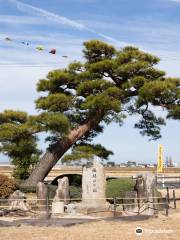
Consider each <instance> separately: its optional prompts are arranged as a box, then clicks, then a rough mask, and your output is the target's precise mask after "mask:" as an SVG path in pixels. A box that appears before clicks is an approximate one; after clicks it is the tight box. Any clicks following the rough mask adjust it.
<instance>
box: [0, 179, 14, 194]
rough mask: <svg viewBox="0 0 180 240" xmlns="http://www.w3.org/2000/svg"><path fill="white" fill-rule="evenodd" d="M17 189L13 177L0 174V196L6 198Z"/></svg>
mask: <svg viewBox="0 0 180 240" xmlns="http://www.w3.org/2000/svg"><path fill="white" fill-rule="evenodd" d="M16 189H17V183H16V182H15V180H14V179H13V178H9V177H7V176H5V175H0V198H8V197H9V195H10V194H11V193H12V192H14V191H15V190H16Z"/></svg>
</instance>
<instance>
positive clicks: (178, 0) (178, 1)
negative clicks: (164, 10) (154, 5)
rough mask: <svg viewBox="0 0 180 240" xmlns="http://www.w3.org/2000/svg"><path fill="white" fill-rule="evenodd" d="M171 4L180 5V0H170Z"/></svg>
mask: <svg viewBox="0 0 180 240" xmlns="http://www.w3.org/2000/svg"><path fill="white" fill-rule="evenodd" d="M168 1H170V2H176V3H180V0H168Z"/></svg>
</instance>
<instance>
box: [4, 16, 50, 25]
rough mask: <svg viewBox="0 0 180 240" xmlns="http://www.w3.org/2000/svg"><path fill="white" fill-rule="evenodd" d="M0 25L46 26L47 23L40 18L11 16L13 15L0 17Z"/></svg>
mask: <svg viewBox="0 0 180 240" xmlns="http://www.w3.org/2000/svg"><path fill="white" fill-rule="evenodd" d="M0 23H7V24H29V25H30V24H32V25H39V24H47V22H46V21H44V19H42V18H40V17H28V16H13V15H0Z"/></svg>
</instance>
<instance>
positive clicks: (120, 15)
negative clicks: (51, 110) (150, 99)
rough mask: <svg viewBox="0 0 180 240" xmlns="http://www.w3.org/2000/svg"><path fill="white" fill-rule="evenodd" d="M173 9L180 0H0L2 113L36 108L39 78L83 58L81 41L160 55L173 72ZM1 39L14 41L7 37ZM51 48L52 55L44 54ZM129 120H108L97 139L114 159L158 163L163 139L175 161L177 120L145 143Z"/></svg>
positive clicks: (176, 20)
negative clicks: (40, 49)
mask: <svg viewBox="0 0 180 240" xmlns="http://www.w3.org/2000/svg"><path fill="white" fill-rule="evenodd" d="M179 11H180V1H179V0H136V1H133V0H46V1H42V0H28V1H27V0H22V1H16V0H0V72H1V77H0V111H3V110H4V109H7V108H8V109H10V108H13V109H21V110H25V111H28V112H29V113H35V109H34V103H33V101H34V99H35V98H36V97H37V93H36V90H35V85H36V83H37V81H38V80H39V79H40V78H43V77H45V75H46V74H47V73H48V71H49V70H52V69H54V68H57V67H65V66H66V65H67V64H68V63H69V62H71V61H73V60H74V59H79V60H81V59H82V53H81V50H82V43H83V41H85V40H89V39H94V38H96V39H101V40H104V41H106V42H108V43H110V44H114V45H115V46H116V47H117V48H121V47H123V46H125V45H135V46H138V47H139V48H141V49H143V50H145V51H148V52H151V53H154V54H156V55H158V56H160V57H161V59H162V61H161V63H160V64H159V66H158V67H159V68H161V69H163V70H165V71H166V72H167V75H169V76H174V77H179V76H180V71H179V62H180V31H179V29H180V14H179ZM5 37H10V38H12V39H13V42H5V41H4V38H5ZM22 41H25V42H26V41H27V42H30V46H24V45H22V44H21V42H22ZM38 44H42V45H44V47H45V51H44V52H42V53H39V52H37V51H36V50H35V47H36V45H38ZM51 48H56V49H57V55H55V56H53V55H50V54H49V53H48V51H49V50H50V49H51ZM63 55H68V58H67V59H65V58H62V56H63ZM157 113H158V114H164V113H163V112H160V111H159V110H158V112H157ZM135 120H136V119H134V118H130V119H128V121H127V122H126V123H125V124H124V126H123V127H121V128H119V127H118V126H117V125H115V124H112V125H111V126H109V127H108V128H106V130H105V132H104V134H102V135H101V136H99V137H97V138H96V139H95V142H101V143H102V144H104V145H105V146H106V147H108V148H109V149H111V150H113V151H114V156H113V157H112V158H111V160H115V161H117V162H125V161H128V160H135V161H137V162H156V154H157V145H158V143H162V144H163V145H164V154H165V156H169V155H171V156H172V158H173V160H174V161H175V162H179V163H180V151H179V138H178V137H179V136H180V130H179V129H180V128H179V121H168V122H167V126H166V127H163V129H162V135H163V137H162V139H160V140H159V141H156V142H149V141H148V139H147V138H146V137H142V136H140V135H139V133H138V131H137V130H135V129H134V128H133V123H134V122H135ZM43 146H44V144H43V143H42V141H41V147H43ZM4 159H5V158H4V157H3V156H2V157H1V160H0V161H2V160H3V161H4Z"/></svg>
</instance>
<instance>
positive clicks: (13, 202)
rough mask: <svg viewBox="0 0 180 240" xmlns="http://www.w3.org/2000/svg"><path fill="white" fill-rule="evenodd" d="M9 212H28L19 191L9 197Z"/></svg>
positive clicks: (27, 207)
mask: <svg viewBox="0 0 180 240" xmlns="http://www.w3.org/2000/svg"><path fill="white" fill-rule="evenodd" d="M9 204H10V206H9V210H22V211H29V206H28V204H27V203H26V202H25V195H24V193H22V192H21V191H20V190H16V191H15V192H13V193H12V194H11V195H10V197H9Z"/></svg>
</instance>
